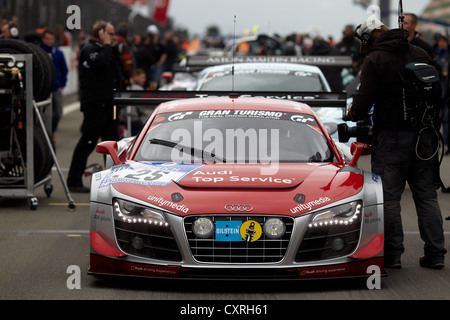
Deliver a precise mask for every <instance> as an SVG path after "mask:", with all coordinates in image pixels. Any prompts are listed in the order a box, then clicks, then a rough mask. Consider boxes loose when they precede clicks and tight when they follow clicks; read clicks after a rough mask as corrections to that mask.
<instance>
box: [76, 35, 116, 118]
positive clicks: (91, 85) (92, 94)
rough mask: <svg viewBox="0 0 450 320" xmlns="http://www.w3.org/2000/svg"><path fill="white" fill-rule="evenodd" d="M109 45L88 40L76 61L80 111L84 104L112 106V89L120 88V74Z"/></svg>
mask: <svg viewBox="0 0 450 320" xmlns="http://www.w3.org/2000/svg"><path fill="white" fill-rule="evenodd" d="M116 60H117V58H116V55H114V54H113V48H112V47H111V46H110V45H102V44H101V43H99V42H97V41H94V40H90V41H89V42H88V43H87V44H86V45H85V46H84V47H83V49H82V50H81V53H80V59H79V62H78V75H79V82H80V103H81V111H83V108H84V107H85V106H86V105H89V107H91V106H96V105H98V106H101V105H106V106H110V107H112V106H113V100H114V90H121V89H122V88H121V75H120V69H119V64H118V61H116Z"/></svg>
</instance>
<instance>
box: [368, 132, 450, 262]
mask: <svg viewBox="0 0 450 320" xmlns="http://www.w3.org/2000/svg"><path fill="white" fill-rule="evenodd" d="M419 137H420V139H419ZM418 139H419V143H417V141H418ZM436 148H437V138H436V134H435V133H434V132H433V131H431V129H427V130H424V131H423V132H422V133H421V134H420V135H419V134H418V133H417V132H393V131H381V132H380V133H379V134H377V137H376V141H375V143H374V151H373V153H372V171H373V172H374V173H376V174H378V175H380V176H381V177H382V181H383V196H384V226H385V246H384V253H385V257H386V259H389V260H390V261H395V260H399V259H400V256H401V254H402V253H403V252H404V250H405V249H404V246H403V226H402V219H401V214H400V212H401V208H400V200H401V196H402V194H403V191H404V189H405V185H406V182H408V185H409V187H410V189H411V192H412V195H413V199H414V204H415V206H416V213H417V217H418V224H419V232H420V236H421V238H422V240H423V241H424V243H425V245H424V254H425V257H427V258H428V259H430V261H433V262H444V255H445V253H446V252H447V250H446V249H445V243H444V242H445V239H444V231H443V226H442V214H441V209H440V206H439V203H438V200H437V192H436V189H437V187H438V181H439V180H438V178H439V168H438V161H437V155H435V156H433V154H434V152H435V151H436Z"/></svg>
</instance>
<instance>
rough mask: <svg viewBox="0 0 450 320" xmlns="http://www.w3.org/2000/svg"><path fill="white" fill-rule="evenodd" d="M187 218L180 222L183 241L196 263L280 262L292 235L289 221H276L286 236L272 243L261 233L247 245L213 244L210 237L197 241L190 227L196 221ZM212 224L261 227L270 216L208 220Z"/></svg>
mask: <svg viewBox="0 0 450 320" xmlns="http://www.w3.org/2000/svg"><path fill="white" fill-rule="evenodd" d="M200 217H204V216H198V217H187V218H186V219H185V220H184V226H185V230H186V235H187V239H188V241H189V246H190V248H191V253H192V255H193V257H194V258H195V260H197V261H199V262H216V263H274V262H279V261H281V260H282V259H283V257H284V255H285V253H286V250H287V247H288V245H289V240H290V237H291V234H292V228H293V220H292V218H288V217H279V216H276V218H280V219H281V220H283V222H284V223H285V225H286V232H285V233H284V235H283V236H282V237H281V238H279V239H278V238H277V239H272V238H269V237H267V236H266V235H265V234H264V232H263V233H262V235H261V237H260V238H259V239H258V240H256V241H254V242H247V241H216V236H215V234H213V235H212V236H211V237H209V238H207V239H202V238H197V237H196V235H195V234H194V233H193V231H192V224H193V223H194V221H195V220H196V219H197V218H200ZM208 218H210V219H211V220H212V221H213V222H214V224H215V223H216V222H217V221H241V222H242V223H244V222H245V221H248V220H253V221H256V222H257V223H259V224H260V225H261V227H262V226H263V225H264V223H265V221H266V220H267V219H270V218H274V216H208Z"/></svg>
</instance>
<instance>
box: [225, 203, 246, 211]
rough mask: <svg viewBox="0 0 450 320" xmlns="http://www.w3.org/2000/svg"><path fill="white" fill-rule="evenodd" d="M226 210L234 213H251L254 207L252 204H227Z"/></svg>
mask: <svg viewBox="0 0 450 320" xmlns="http://www.w3.org/2000/svg"><path fill="white" fill-rule="evenodd" d="M225 210H227V211H230V212H231V211H232V212H250V211H252V210H253V206H252V205H250V204H227V205H226V206H225Z"/></svg>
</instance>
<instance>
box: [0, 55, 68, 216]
mask: <svg viewBox="0 0 450 320" xmlns="http://www.w3.org/2000/svg"><path fill="white" fill-rule="evenodd" d="M41 110H44V112H47V113H50V114H51V98H49V99H47V100H44V101H40V102H35V101H34V99H33V55H32V54H0V114H1V115H0V131H1V132H0V197H27V199H28V204H29V206H30V209H31V210H35V209H36V208H37V206H38V199H37V197H36V195H35V192H34V191H35V189H36V188H37V187H39V186H44V190H45V193H46V194H47V196H48V197H50V195H51V193H52V191H53V185H52V176H51V168H52V167H53V165H55V166H56V168H57V170H58V172H59V175H60V178H61V181H62V183H63V186H64V188H65V191H66V194H67V198H68V201H69V205H68V206H69V209H75V203H74V201H73V199H72V197H71V196H70V193H69V190H68V188H67V186H66V184H65V180H64V177H63V175H62V173H61V169H60V167H59V164H58V161H57V159H56V155H55V152H54V149H53V146H52V143H51V140H50V137H49V135H48V133H47V132H48V129H47V128H46V125H45V123H44V120H43V118H42V114H41ZM38 138H39V139H40V140H39V142H40V144H39V145H40V146H41V148H39V147H36V139H38ZM36 159H37V162H36Z"/></svg>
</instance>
